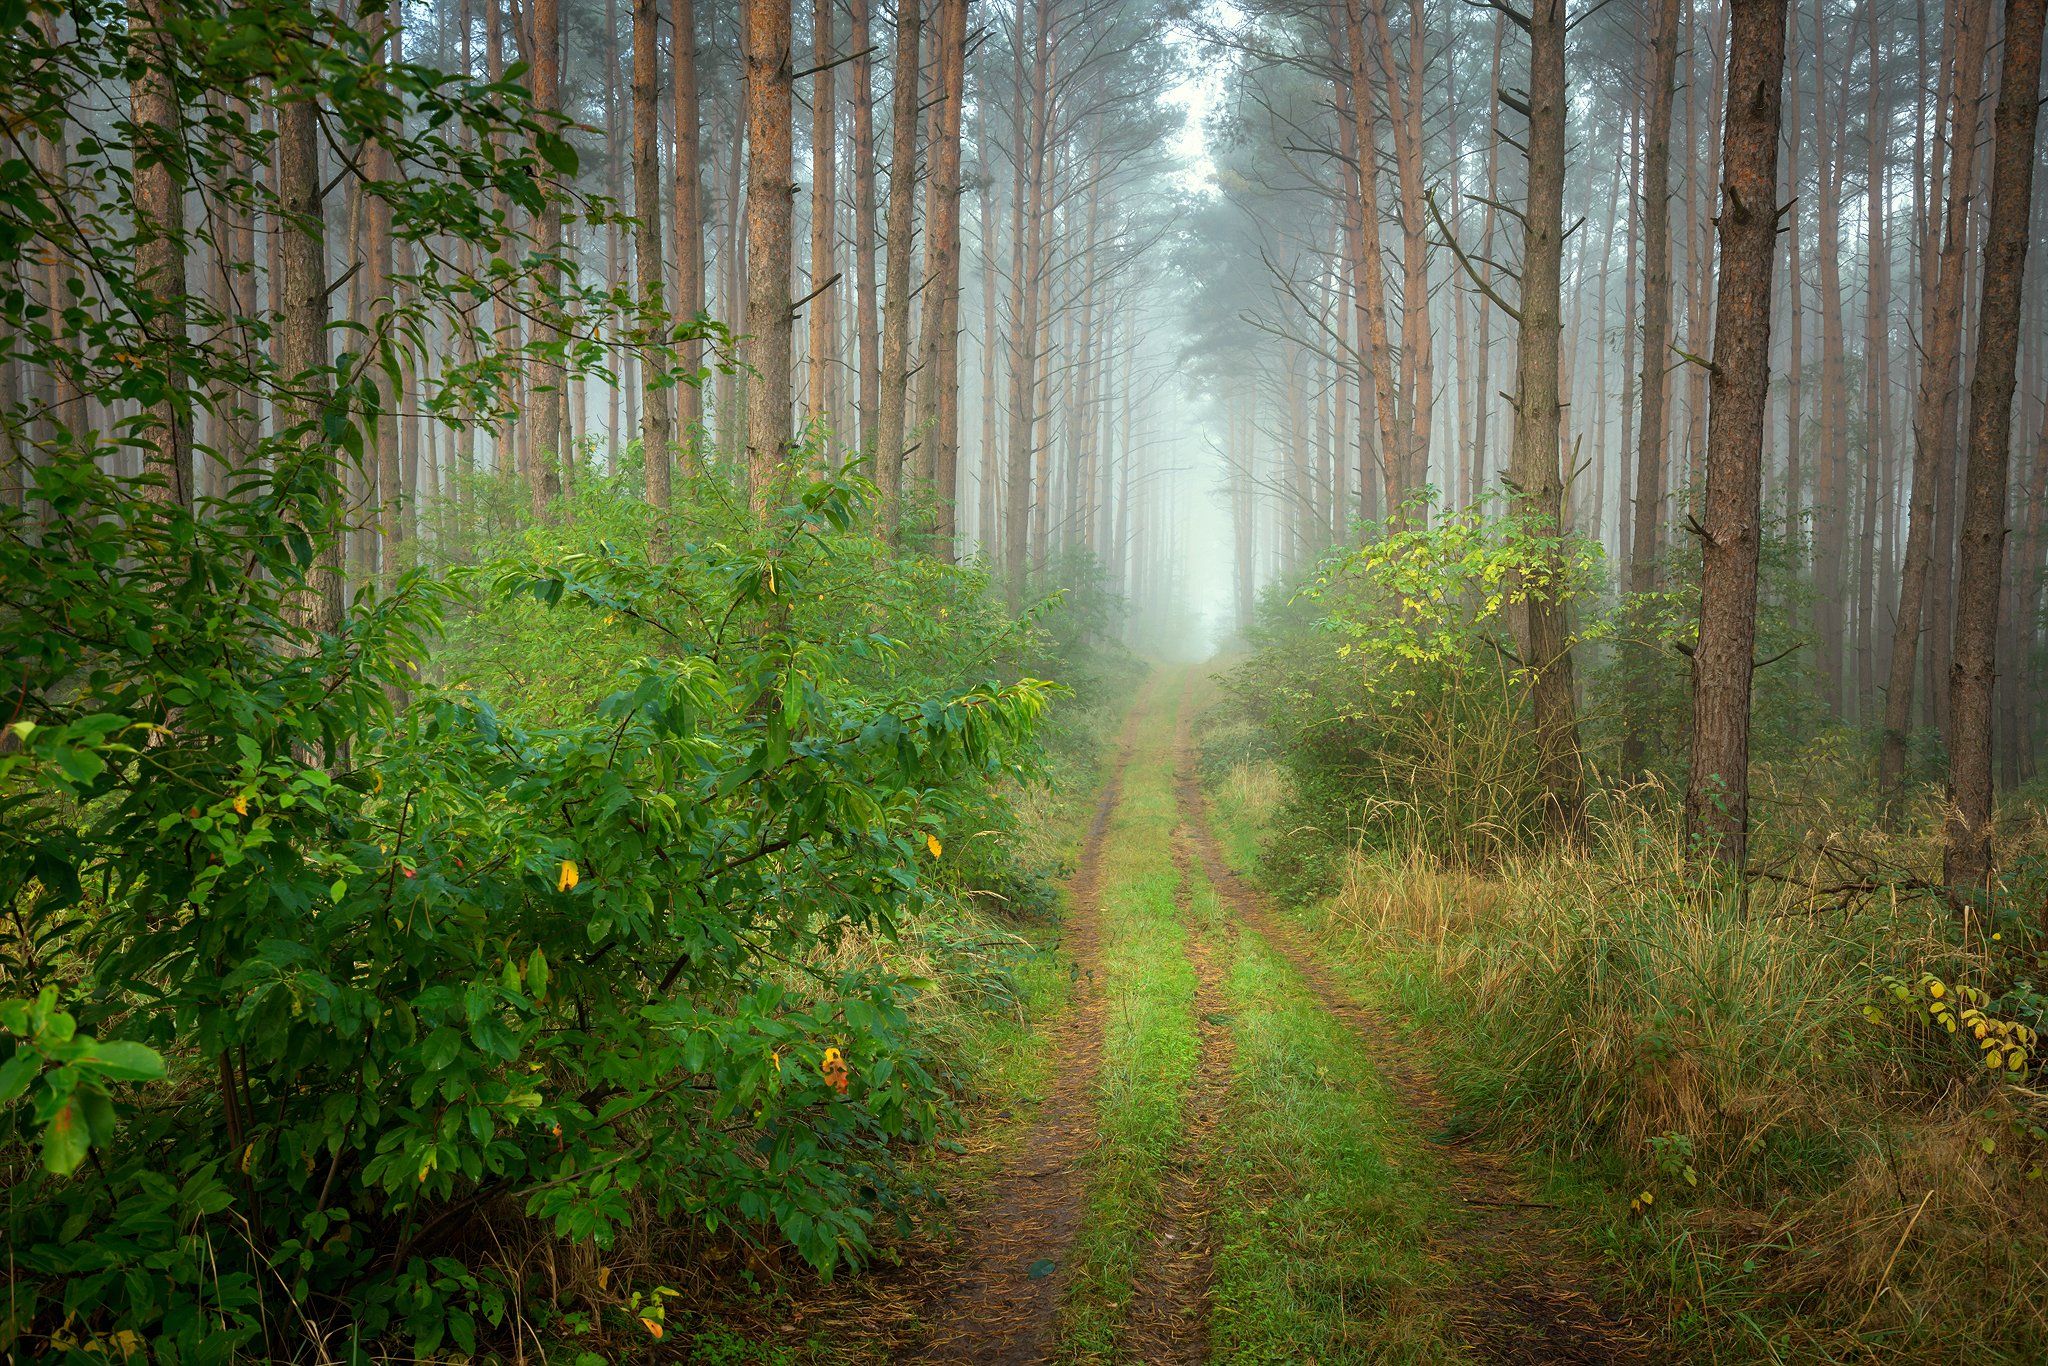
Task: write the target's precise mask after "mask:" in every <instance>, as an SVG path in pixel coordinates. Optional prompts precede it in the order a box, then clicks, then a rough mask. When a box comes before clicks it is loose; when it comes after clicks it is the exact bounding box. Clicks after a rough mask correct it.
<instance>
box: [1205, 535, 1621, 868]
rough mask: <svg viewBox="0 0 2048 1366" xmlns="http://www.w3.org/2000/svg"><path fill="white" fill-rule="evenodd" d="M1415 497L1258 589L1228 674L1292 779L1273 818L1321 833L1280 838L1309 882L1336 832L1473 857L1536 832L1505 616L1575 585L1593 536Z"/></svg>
mask: <svg viewBox="0 0 2048 1366" xmlns="http://www.w3.org/2000/svg"><path fill="white" fill-rule="evenodd" d="M1430 512H1431V509H1429V508H1428V507H1426V506H1418V507H1417V508H1416V509H1414V510H1413V513H1412V515H1411V516H1409V517H1408V518H1407V519H1405V520H1403V521H1401V522H1398V523H1394V524H1390V525H1388V526H1386V527H1369V528H1368V529H1367V534H1366V536H1365V538H1364V540H1363V541H1362V543H1361V544H1360V545H1359V546H1358V547H1356V548H1350V549H1343V550H1339V551H1337V552H1334V553H1333V554H1332V555H1330V556H1329V557H1328V558H1327V559H1325V561H1324V562H1323V563H1322V564H1321V565H1320V566H1319V567H1318V568H1317V570H1316V571H1315V574H1314V576H1313V577H1312V578H1311V579H1310V580H1309V582H1308V583H1307V584H1306V585H1305V586H1303V587H1302V588H1301V589H1300V590H1299V592H1298V593H1296V594H1295V595H1294V596H1292V597H1283V596H1279V595H1270V596H1269V597H1268V598H1267V600H1266V602H1265V603H1264V604H1263V606H1262V611H1261V615H1260V619H1259V621H1258V623H1257V624H1256V625H1255V627H1254V630H1253V632H1252V645H1253V647H1254V653H1253V655H1252V657H1251V658H1250V659H1249V660H1248V661H1247V662H1246V663H1245V664H1243V665H1241V666H1240V667H1239V669H1238V670H1237V671H1236V673H1235V675H1234V677H1233V688H1234V690H1235V691H1236V693H1237V694H1238V696H1239V697H1240V698H1241V699H1243V701H1244V703H1245V705H1246V706H1247V708H1249V709H1250V711H1251V712H1252V713H1253V714H1254V716H1255V717H1256V719H1257V720H1258V721H1259V722H1260V724H1261V725H1262V726H1263V727H1264V728H1265V729H1266V730H1267V731H1268V732H1269V734H1270V735H1271V736H1272V737H1273V739H1274V741H1275V743H1276V745H1277V748H1278V751H1279V757H1280V759H1281V762H1282V763H1283V765H1284V766H1285V767H1286V769H1287V771H1288V776H1289V777H1290V779H1291V780H1292V781H1291V783H1290V792H1291V802H1292V805H1291V806H1290V808H1289V810H1288V812H1287V813H1286V814H1285V815H1284V816H1283V818H1282V822H1283V823H1282V826H1281V828H1282V829H1286V830H1289V831H1292V832H1301V831H1304V830H1312V831H1315V832H1317V833H1318V834H1319V835H1320V836H1321V838H1320V839H1317V840H1310V841H1302V840H1293V841H1290V842H1289V844H1288V846H1287V847H1288V848H1289V849H1291V851H1292V856H1293V858H1294V859H1296V860H1297V861H1298V862H1300V864H1301V866H1300V867H1299V868H1297V869H1295V870H1294V873H1295V876H1297V877H1299V878H1301V879H1303V880H1305V881H1307V882H1309V883H1310V884H1318V883H1321V882H1322V881H1323V880H1324V879H1325V878H1326V877H1327V875H1328V872H1329V868H1330V858H1329V856H1330V853H1331V851H1332V850H1333V849H1335V848H1337V847H1341V846H1343V845H1346V844H1348V843H1350V842H1351V841H1352V840H1353V839H1354V838H1362V839H1365V840H1367V841H1368V842H1372V843H1378V844H1385V843H1390V842H1395V841H1399V842H1401V843H1403V844H1409V843H1415V844H1419V845H1420V846H1422V847H1426V848H1428V849H1429V850H1430V851H1431V852H1433V853H1434V854H1436V855H1437V856H1439V857H1443V858H1446V859H1457V860H1470V861H1482V862H1483V861H1487V860H1491V859H1495V858H1498V857H1500V856H1501V855H1503V854H1504V853H1506V852H1507V851H1510V850H1512V849H1515V848H1519V847H1523V846H1525V845H1527V844H1529V843H1530V842H1532V841H1535V840H1537V839H1539V838H1541V836H1542V834H1543V831H1544V821H1543V811H1544V806H1543V785H1542V782H1541V778H1540V776H1539V774H1538V772H1537V767H1536V758H1537V756H1536V752H1535V746H1534V745H1533V743H1531V742H1530V741H1529V739H1528V736H1529V726H1530V722H1529V720H1528V696H1527V693H1528V679H1527V673H1526V670H1525V669H1524V668H1523V666H1522V663H1521V661H1520V659H1519V658H1518V656H1517V655H1516V653H1515V645H1514V639H1513V631H1512V614H1513V612H1514V610H1515V608H1516V606H1517V604H1519V603H1522V602H1525V601H1527V600H1528V599H1529V598H1530V597H1531V596H1533V595H1537V594H1552V595H1555V594H1562V595H1566V596H1576V595H1578V594H1579V593H1580V592H1582V591H1583V590H1584V589H1585V587H1586V586H1587V585H1588V584H1589V583H1590V582H1591V581H1592V580H1593V579H1594V578H1595V577H1596V576H1597V574H1598V572H1599V568H1600V558H1599V549H1598V547H1597V546H1596V545H1594V544H1593V543H1592V542H1590V541H1585V540H1581V539H1577V538H1570V537H1566V538H1558V537H1553V536H1546V535H1542V534H1539V533H1538V532H1536V531H1534V530H1532V529H1531V528H1530V527H1529V526H1528V525H1527V524H1526V523H1525V522H1524V521H1522V520H1521V519H1519V518H1517V517H1514V516H1491V515H1488V513H1487V512H1485V511H1484V510H1483V509H1481V508H1468V509H1463V510H1456V511H1451V510H1444V511H1439V512H1437V513H1436V515H1434V516H1433V517H1431V516H1429V513H1430ZM1425 519H1426V520H1425ZM1589 633H1590V630H1589V629H1588V628H1582V637H1581V638H1582V639H1583V638H1584V635H1585V634H1589ZM1275 871H1276V872H1278V871H1283V870H1280V869H1275Z"/></svg>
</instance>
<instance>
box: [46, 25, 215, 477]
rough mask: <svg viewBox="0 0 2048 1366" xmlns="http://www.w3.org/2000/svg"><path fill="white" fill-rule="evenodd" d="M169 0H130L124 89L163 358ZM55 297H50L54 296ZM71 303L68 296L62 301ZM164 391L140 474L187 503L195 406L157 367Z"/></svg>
mask: <svg viewBox="0 0 2048 1366" xmlns="http://www.w3.org/2000/svg"><path fill="white" fill-rule="evenodd" d="M168 12H169V5H168V3H167V0H129V5H128V26H129V41H130V43H131V45H132V48H133V58H134V62H135V77H134V80H133V82H132V84H131V85H130V87H129V116H130V118H131V119H132V120H133V122H134V129H135V131H134V144H135V170H134V182H133V196H134V205H135V292H136V296H137V298H138V300H139V301H140V302H141V307H142V308H143V309H144V310H146V311H145V312H144V313H143V315H142V317H141V319H140V321H141V324H142V334H143V336H144V337H145V338H147V339H148V341H149V344H150V346H151V347H152V348H153V350H154V351H155V353H156V354H157V355H158V356H159V357H162V358H164V359H166V360H168V359H169V358H170V357H172V356H173V355H176V354H178V353H180V352H182V351H183V350H184V349H185V345H186V341H185V299H186V292H187V289H188V285H187V282H186V275H185V185H184V179H185V175H184V172H185V148H184V143H183V140H182V136H181V135H182V132H183V127H184V119H183V114H182V111H181V110H180V109H179V107H178V93H177V88H176V85H175V76H174V73H175V71H176V70H177V52H176V50H175V39H174V38H173V37H172V36H171V34H170V33H169V32H167V31H166V29H165V17H166V15H167V13H168ZM53 302H54V300H53ZM67 303H68V301H67ZM159 373H160V379H161V383H160V388H161V392H160V393H157V394H154V395H152V396H151V397H149V398H147V399H145V400H144V402H143V410H144V412H145V413H146V414H147V415H148V427H147V433H148V434H147V438H146V439H147V442H148V445H147V447H146V448H145V450H144V452H143V470H144V473H146V474H148V475H149V476H151V478H152V480H153V482H152V483H151V484H150V486H149V488H148V490H147V493H148V496H149V497H151V498H153V499H156V500H157V501H159V502H164V503H171V504H175V505H177V506H179V507H190V506H191V505H192V495H193V488H192V407H191V403H190V400H189V399H188V398H187V396H186V393H185V380H184V371H183V370H182V369H181V368H179V367H178V366H176V365H172V364H166V365H163V366H162V367H160V370H159Z"/></svg>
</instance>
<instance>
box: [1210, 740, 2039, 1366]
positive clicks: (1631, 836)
mask: <svg viewBox="0 0 2048 1366" xmlns="http://www.w3.org/2000/svg"><path fill="white" fill-rule="evenodd" d="M1217 802H1218V807H1219V809H1220V810H1221V811H1222V812H1223V813H1225V816H1226V824H1227V826H1228V827H1229V828H1231V829H1233V830H1234V831H1236V832H1238V833H1239V835H1240V838H1242V837H1243V832H1246V831H1258V832H1261V833H1262V835H1263V836H1264V838H1265V840H1266V841H1267V847H1268V848H1270V847H1271V846H1272V845H1273V844H1278V843H1282V842H1285V841H1286V840H1288V839H1290V838H1293V839H1300V838H1302V836H1301V835H1300V834H1299V833H1298V832H1294V833H1292V834H1290V832H1289V831H1288V830H1287V829H1285V828H1283V827H1282V826H1281V825H1280V824H1278V823H1277V818H1278V817H1279V816H1280V814H1281V813H1282V812H1283V811H1284V810H1285V796H1284V793H1283V792H1282V783H1281V781H1280V780H1279V779H1278V777H1277V773H1276V770H1274V769H1273V768H1272V767H1271V766H1270V765H1266V764H1258V763H1252V764H1245V765H1240V766H1238V767H1236V768H1234V769H1233V770H1232V771H1231V772H1230V773H1229V774H1228V775H1226V776H1225V778H1224V779H1223V781H1222V782H1221V783H1220V784H1219V785H1218V787H1217ZM1852 835H1853V836H1854V838H1853V841H1852V840H1851V836H1852ZM1849 842H1853V845H1854V847H1855V848H1857V849H1858V850H1860V851H1861V856H1862V857H1865V858H1870V859H1879V858H1881V859H1882V860H1883V866H1886V867H1896V868H1898V869H1902V870H1911V869H1915V868H1917V869H1922V870H1926V872H1927V873H1928V876H1929V878H1930V879H1931V875H1932V870H1933V869H1934V868H1935V867H1937V866H1938V863H1939V854H1938V850H1937V848H1936V847H1935V845H1934V844H1933V842H1932V838H1931V836H1925V835H1923V836H1919V837H1893V838H1892V839H1891V840H1889V841H1885V842H1880V841H1878V840H1877V839H1876V838H1875V837H1874V836H1872V835H1871V833H1870V832H1868V831H1854V832H1839V833H1838V834H1837V837H1836V839H1835V840H1834V841H1833V842H1832V844H1831V843H1830V841H1828V840H1826V839H1816V840H1814V841H1813V842H1812V844H1811V845H1810V846H1809V852H1808V853H1806V854H1804V855H1798V854H1794V853H1791V852H1789V851H1787V852H1785V853H1784V854H1783V856H1782V862H1781V863H1780V865H1779V867H1778V869H1777V870H1776V872H1775V875H1774V876H1773V877H1771V878H1767V879H1763V880H1760V881H1758V882H1755V883H1753V884H1752V885H1751V887H1750V889H1749V894H1748V896H1747V899H1746V901H1738V900H1736V899H1734V898H1731V897H1730V896H1729V895H1727V894H1726V893H1725V891H1723V892H1718V893H1717V892H1716V890H1714V889H1711V888H1708V887H1705V886H1702V885H1700V884H1699V883H1698V882H1697V881H1696V880H1695V878H1694V875H1693V874H1692V873H1691V872H1690V871H1689V869H1688V865H1687V862H1686V860H1685V859H1684V857H1683V854H1684V844H1683V842H1682V840H1681V838H1680V836H1679V832H1678V829H1677V823H1676V816H1675V814H1674V813H1673V812H1672V811H1671V809H1670V807H1669V806H1668V805H1667V804H1664V803H1662V802H1661V801H1658V800H1656V799H1655V796H1654V794H1645V795H1640V796H1637V797H1634V798H1628V799H1616V800H1614V801H1612V802H1610V803H1609V804H1607V805H1606V807H1605V808H1604V809H1603V810H1602V812H1601V813H1600V814H1599V815H1598V816H1597V817H1596V818H1595V820H1594V822H1593V825H1592V829H1591V831H1590V833H1589V836H1588V839H1587V841H1586V842H1585V843H1584V844H1583V845H1581V846H1578V847H1571V848H1558V849H1551V850H1547V851H1543V852H1537V853H1530V854H1526V855H1522V856H1518V857H1515V858H1513V859H1509V860H1506V861H1504V862H1502V863H1500V864H1497V865H1495V866H1492V867H1489V868H1485V869H1480V868H1475V867H1459V866H1455V865H1447V864H1445V863H1444V862H1442V861H1441V860H1438V859H1435V858H1432V857H1429V856H1427V855H1426V854H1424V853H1422V852H1420V851H1417V850H1414V849H1408V850H1401V849H1389V848H1380V849H1366V848H1353V849H1351V850H1349V851H1346V852H1340V853H1339V854H1338V855H1337V856H1336V857H1335V864H1336V868H1337V874H1336V878H1335V883H1336V885H1335V888H1334V890H1333V891H1331V892H1330V893H1329V894H1328V895H1326V896H1323V897H1321V898H1318V899H1316V900H1314V901H1312V902H1310V903H1309V904H1307V905H1305V906H1304V907H1303V908H1302V910H1301V913H1302V914H1303V916H1304V917H1305V918H1306V919H1307V920H1308V921H1309V922H1310V923H1311V925H1312V927H1313V928H1314V929H1316V931H1317V932H1318V935H1319V938H1320V942H1321V943H1322V944H1323V946H1324V947H1325V949H1326V950H1327V951H1328V953H1329V954H1330V955H1331V956H1332V957H1333V958H1335V959H1337V960H1339V961H1340V962H1341V963H1343V964H1345V965H1347V966H1348V968H1349V969H1350V971H1351V972H1352V973H1353V974H1354V976H1355V978H1356V979H1357V980H1360V981H1362V982H1363V983H1364V984H1365V985H1366V986H1367V987H1368V989H1369V990H1371V991H1373V992H1374V993H1375V994H1376V995H1377V996H1378V997H1379V999H1381V1000H1382V1002H1383V1003H1386V1004H1390V1005H1393V1006H1395V1007H1397V1013H1398V1014H1399V1015H1400V1016H1401V1017H1402V1018H1404V1019H1405V1020H1406V1021H1407V1022H1408V1023H1409V1025H1410V1027H1411V1028H1412V1029H1413V1030H1414V1031H1415V1035H1416V1038H1417V1040H1418V1042H1419V1043H1420V1044H1421V1045H1422V1046H1424V1047H1426V1048H1427V1049H1428V1050H1429V1054H1430V1057H1431V1059H1432V1061H1433V1064H1434V1065H1435V1067H1436V1068H1437V1070H1438V1073H1439V1076H1440V1077H1441V1079H1442V1080H1443V1081H1444V1083H1445V1084H1446V1085H1447V1087H1448V1088H1449V1089H1450V1090H1451V1092H1452V1093H1453V1094H1454V1095H1455V1097H1456V1098H1457V1099H1458V1101H1459V1102H1460V1103H1461V1111H1462V1115H1463V1120H1462V1123H1463V1124H1465V1125H1466V1126H1467V1127H1469V1128H1472V1129H1476V1130H1480V1131H1483V1132H1484V1134H1485V1135H1486V1136H1487V1138H1488V1139H1489V1140H1490V1141H1492V1142H1495V1143H1499V1144H1503V1145H1506V1146H1510V1147H1513V1148H1516V1149H1519V1150H1521V1151H1522V1152H1524V1153H1525V1154H1526V1155H1527V1157H1528V1158H1529V1160H1530V1161H1531V1163H1532V1164H1533V1165H1534V1167H1535V1168H1536V1169H1537V1170H1538V1172H1539V1173H1540V1174H1543V1175H1544V1176H1545V1177H1546V1178H1547V1180H1548V1181H1549V1183H1550V1184H1551V1186H1552V1189H1553V1191H1554V1192H1559V1193H1562V1196H1563V1198H1566V1199H1568V1200H1571V1201H1572V1202H1573V1203H1574V1204H1575V1205H1576V1207H1577V1212H1578V1215H1579V1216H1580V1218H1581V1219H1582V1220H1583V1222H1584V1224H1585V1226H1586V1229H1587V1231H1588V1233H1589V1236H1591V1237H1593V1238H1595V1239H1597V1240H1600V1241H1604V1242H1605V1243H1607V1244H1608V1246H1609V1247H1610V1249H1611V1250H1613V1251H1614V1252H1615V1253H1616V1254H1617V1255H1618V1256H1619V1257H1620V1258H1621V1259H1622V1260H1623V1261H1624V1262H1625V1264H1626V1266H1627V1271H1628V1274H1629V1276H1630V1277H1631V1278H1632V1279H1633V1280H1634V1281H1635V1283H1636V1284H1637V1286H1638V1288H1639V1289H1640V1290H1642V1291H1645V1292H1647V1293H1649V1294H1650V1295H1652V1296H1654V1298H1655V1300H1656V1301H1657V1302H1658V1303H1659V1304H1661V1306H1662V1307H1663V1311H1664V1314H1665V1317H1666V1325H1667V1329H1668V1331H1669V1333H1670V1334H1671V1337H1672V1339H1673V1341H1674V1342H1675V1343H1678V1344H1681V1345H1688V1346H1689V1347H1690V1348H1692V1349H1696V1350H1699V1351H1701V1352H1703V1353H1704V1352H1706V1351H1707V1350H1708V1349H1709V1346H1710V1344H1711V1349H1712V1350H1713V1351H1715V1352H1717V1353H1725V1354H1729V1356H1730V1357H1733V1358H1749V1357H1753V1358H1755V1359H1758V1360H1796V1361H1804V1360H1834V1359H1869V1358H1871V1357H1882V1358H1891V1357H1894V1356H1897V1357H1904V1356H1909V1355H1916V1354H1918V1353H1920V1352H1923V1351H1925V1350H1926V1349H1928V1348H1930V1347H1934V1346H1937V1345H1938V1346H1940V1347H1942V1348H1943V1349H1944V1350H1966V1351H1968V1352H1969V1353H1971V1354H1972V1355H1973V1356H1975V1357H1977V1358H1979V1359H1984V1360H1995V1361H2012V1362H2022V1361H2037V1360H2040V1359H2041V1357H2042V1354H2043V1353H2044V1352H2048V1313H2044V1306H2043V1304H2042V1301H2041V1299H2040V1297H2039V1294H2038V1286H2039V1274H2040V1268H2041V1266H2042V1264H2043V1261H2044V1259H2048V1183H2044V1181H2043V1179H2042V1177H2043V1170H2044V1166H2048V1096H2044V1095H2043V1094H2042V1092H2041V1091H2040V1090H2038V1089H2037V1088H2036V1086H2035V1085H2034V1083H2033V1070H2032V1069H2033V1068H2034V1066H2035V1065H2037V1063H2038V1056H2037V1055H2036V1054H2035V1053H2034V1052H2033V1051H2032V1050H2031V1048H2029V1049H2024V1050H2022V1049H2020V1048H2019V1046H2018V1045H2019V1042H2020V1041H2021V1040H2029V1041H2030V1040H2031V1034H2032V1030H2033V1029H2034V1028H2035V1027H2036V1022H2037V1021H2038V1019H2039V1014H2040V1005H2041V1002H2040V998H2039V997H2038V996H2037V995H2036V994H2035V991H2034V987H2033V985H2032V981H2033V978H2032V969H2031V964H2030V960H2029V959H2028V958H2027V957H2026V956H2025V955H2024V954H2023V953H2016V952H2014V951H2013V950H2012V949H2011V948H2009V947H2008V945H2009V944H2010V942H2011V939H2012V938H2014V937H2016V936H2017V931H2014V930H2010V929H1993V930H1991V931H1990V932H1989V934H1987V933H1985V932H1983V931H1982V929H1981V927H1973V925H1972V924H1971V923H1970V922H1965V921H1962V920H1958V919H1957V918H1956V917H1954V916H1952V915H1951V914H1950V913H1949V911H1948V909H1947V907H1946V905H1945V903H1941V902H1938V901H1937V900H1936V899H1935V898H1934V897H1933V896H1932V895H1931V894H1928V893H1926V892H1924V891H1921V890H1919V880H1918V879H1916V878H1915V877H1913V876H1912V875H1911V874H1910V872H1902V873H1901V874H1900V875H1899V876H1898V877H1896V878H1894V879H1893V880H1892V881H1891V882H1890V884H1889V885H1885V886H1881V887H1880V886H1871V887H1864V886H1861V885H1859V886H1857V887H1854V888H1850V889H1843V888H1842V887H1841V886H1840V885H1839V881H1838V870H1839V868H1840V866H1841V863H1842V859H1843V855H1842V853H1841V847H1842V846H1843V845H1844V844H1845V843H1849ZM1814 850H1818V851H1820V852H1813V851H1814ZM2020 861H2024V860H2020ZM1831 879H1833V880H1831ZM1990 934H1996V935H1998V936H1999V937H1998V938H1996V939H1994V938H1991V937H1990ZM1944 1002H1946V1003H1947V1004H1944ZM1991 1058H1996V1059H1997V1062H1996V1063H1995V1064H1993V1065H1987V1061H1988V1060H1989V1059H1991ZM2016 1062H2017V1063H2018V1064H2019V1066H2018V1068H2017V1069H2015V1067H2014V1066H2013V1064H2014V1063H2016ZM1724 1359H1727V1358H1724Z"/></svg>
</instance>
